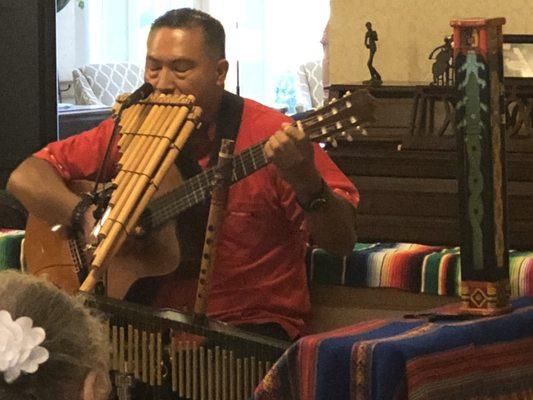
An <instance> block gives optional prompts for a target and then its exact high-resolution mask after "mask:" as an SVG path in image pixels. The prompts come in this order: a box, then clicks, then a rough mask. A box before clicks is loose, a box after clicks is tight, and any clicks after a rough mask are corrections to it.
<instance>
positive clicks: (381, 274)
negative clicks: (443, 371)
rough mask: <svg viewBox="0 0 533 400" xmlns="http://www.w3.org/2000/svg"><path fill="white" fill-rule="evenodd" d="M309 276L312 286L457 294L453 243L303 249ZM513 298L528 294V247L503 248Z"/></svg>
mask: <svg viewBox="0 0 533 400" xmlns="http://www.w3.org/2000/svg"><path fill="white" fill-rule="evenodd" d="M308 267H309V269H308V271H309V279H310V281H312V282H315V283H318V284H332V285H345V286H353V287H358V286H359V287H388V288H396V289H403V290H409V291H412V292H421V293H426V294H436V295H459V289H460V282H461V255H460V249H459V247H455V248H446V247H444V246H427V245H422V244H416V243H372V244H368V243H358V244H356V245H355V247H354V250H353V252H352V254H351V255H350V256H348V257H335V256H333V255H331V254H328V253H327V252H326V251H324V250H323V249H320V248H313V249H310V250H309V252H308ZM509 276H510V284H511V295H512V296H513V297H520V296H533V251H530V252H518V251H512V250H511V251H510V252H509Z"/></svg>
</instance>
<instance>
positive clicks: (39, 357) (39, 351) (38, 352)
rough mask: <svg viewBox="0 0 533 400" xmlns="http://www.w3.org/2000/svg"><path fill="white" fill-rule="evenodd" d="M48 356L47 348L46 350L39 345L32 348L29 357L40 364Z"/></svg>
mask: <svg viewBox="0 0 533 400" xmlns="http://www.w3.org/2000/svg"><path fill="white" fill-rule="evenodd" d="M49 357H50V353H49V352H48V350H46V349H45V348H44V347H41V346H39V347H36V348H35V349H33V351H32V352H31V356H30V358H31V359H32V360H33V361H35V362H36V363H37V364H42V363H43V362H45V361H46V360H48V358H49Z"/></svg>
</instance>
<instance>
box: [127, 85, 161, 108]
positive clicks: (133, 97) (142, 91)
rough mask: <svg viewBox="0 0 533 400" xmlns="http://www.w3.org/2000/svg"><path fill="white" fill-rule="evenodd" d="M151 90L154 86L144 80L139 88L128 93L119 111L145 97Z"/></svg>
mask: <svg viewBox="0 0 533 400" xmlns="http://www.w3.org/2000/svg"><path fill="white" fill-rule="evenodd" d="M153 91H154V87H153V86H152V85H151V84H150V83H148V82H145V83H144V84H143V85H142V86H141V87H140V88H138V89H137V90H136V91H135V92H133V93H132V94H130V95H129V96H128V97H127V98H126V100H124V103H122V105H121V106H120V111H124V110H125V109H126V108H128V107H131V106H132V105H134V104H135V103H137V102H138V101H140V100H142V99H145V98H147V97H148V96H149V95H150V93H152V92H153Z"/></svg>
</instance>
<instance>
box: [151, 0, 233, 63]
mask: <svg viewBox="0 0 533 400" xmlns="http://www.w3.org/2000/svg"><path fill="white" fill-rule="evenodd" d="M193 27H201V28H202V29H203V31H204V37H205V42H206V45H207V47H208V48H209V50H210V51H211V52H212V53H213V54H212V55H213V56H214V57H217V58H219V59H221V58H226V49H225V48H226V34H225V33H224V27H223V26H222V24H221V23H220V21H218V20H217V19H215V18H213V17H212V16H210V15H209V14H207V13H205V12H203V11H200V10H195V9H192V8H178V9H176V10H170V11H167V12H166V13H165V14H163V15H162V16H160V17H159V18H157V19H156V20H155V21H154V22H153V24H152V26H151V28H150V32H153V31H154V30H156V29H158V28H174V29H180V28H181V29H183V28H193Z"/></svg>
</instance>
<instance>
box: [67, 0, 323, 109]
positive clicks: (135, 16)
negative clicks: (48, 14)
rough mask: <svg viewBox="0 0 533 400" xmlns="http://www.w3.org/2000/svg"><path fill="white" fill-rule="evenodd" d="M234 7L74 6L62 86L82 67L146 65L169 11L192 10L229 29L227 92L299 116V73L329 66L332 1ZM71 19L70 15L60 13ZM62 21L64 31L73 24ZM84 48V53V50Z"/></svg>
mask: <svg viewBox="0 0 533 400" xmlns="http://www.w3.org/2000/svg"><path fill="white" fill-rule="evenodd" d="M71 3H74V2H71ZM229 3H230V2H228V1H223V0H157V1H153V0H113V1H109V0H107V1H106V0H88V1H85V7H84V9H79V7H77V6H74V5H73V4H71V5H70V7H71V8H75V9H76V10H75V11H74V14H75V18H74V20H75V21H76V23H75V24H72V25H74V26H72V27H70V29H74V30H75V34H74V37H75V40H72V39H71V42H74V43H75V44H76V45H75V46H73V51H72V52H69V51H66V50H64V51H63V52H62V53H63V56H60V59H59V66H60V80H67V81H68V80H69V78H70V76H69V73H70V71H71V70H72V69H73V67H77V66H81V65H83V64H90V63H105V62H124V61H128V62H132V63H136V64H140V65H143V64H144V56H145V51H146V38H147V35H148V31H149V28H150V25H151V23H152V22H153V20H154V19H155V18H156V17H158V16H159V15H161V14H163V13H164V12H165V11H167V10H169V9H174V8H180V7H193V8H198V9H202V10H204V11H206V12H208V13H210V14H211V15H213V16H214V17H215V18H217V19H219V20H220V21H221V22H222V24H223V25H224V29H225V30H226V36H227V40H226V47H227V49H226V50H227V58H228V61H229V62H230V71H229V74H228V79H227V81H226V88H227V89H228V90H229V91H231V92H234V93H235V92H237V90H239V91H240V94H241V95H242V96H245V97H249V98H252V99H255V100H257V101H260V102H262V103H265V104H267V105H271V106H277V107H287V108H288V111H289V112H294V111H295V107H296V105H297V99H296V91H297V87H298V82H297V79H298V78H297V69H298V67H299V66H300V65H302V64H304V63H307V62H309V61H317V60H320V59H321V58H322V47H321V45H320V39H321V37H322V33H323V30H324V27H325V25H326V22H327V19H328V17H329V0H291V1H286V0H232V1H231V5H229ZM67 11H68V10H67V8H65V10H63V11H61V13H66V12H67ZM61 13H60V14H59V16H58V21H59V22H60V23H61V19H62V18H63V19H65V18H66V17H63V16H62V15H61ZM304 15H305V17H303V16H304ZM64 25H67V27H68V24H65V22H64V21H63V25H62V26H59V28H58V29H59V33H58V37H59V42H60V46H61V44H62V43H61V42H62V37H63V36H62V35H64V33H63V32H62V28H65V26H64ZM74 27H75V28H74ZM80 44H81V48H83V49H84V51H83V52H80V50H79V49H78V46H79V45H80ZM71 46H72V43H71ZM59 53H61V49H60V50H59ZM73 54H74V55H75V57H73ZM237 86H239V87H237Z"/></svg>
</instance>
